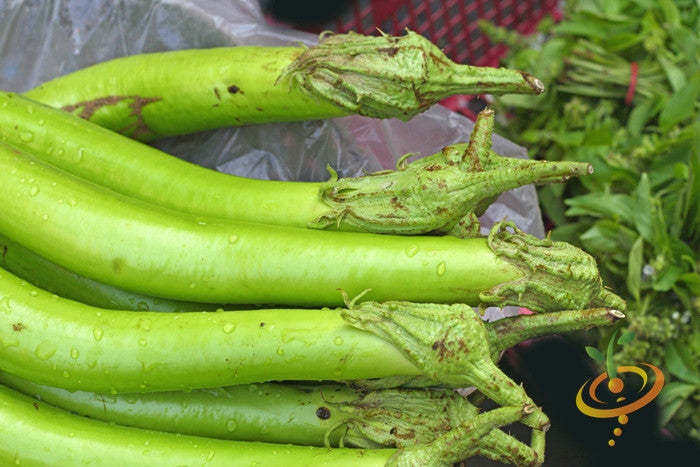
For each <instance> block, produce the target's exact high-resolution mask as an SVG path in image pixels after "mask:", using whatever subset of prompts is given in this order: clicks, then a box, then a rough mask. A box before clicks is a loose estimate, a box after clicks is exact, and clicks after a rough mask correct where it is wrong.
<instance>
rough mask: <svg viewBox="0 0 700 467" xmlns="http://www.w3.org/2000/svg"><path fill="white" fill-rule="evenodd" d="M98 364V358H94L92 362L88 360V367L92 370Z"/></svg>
mask: <svg viewBox="0 0 700 467" xmlns="http://www.w3.org/2000/svg"><path fill="white" fill-rule="evenodd" d="M96 366H97V360H93V361H91V362H88V364H87V367H88V368H90V369H91V370H92V369H93V368H95V367H96Z"/></svg>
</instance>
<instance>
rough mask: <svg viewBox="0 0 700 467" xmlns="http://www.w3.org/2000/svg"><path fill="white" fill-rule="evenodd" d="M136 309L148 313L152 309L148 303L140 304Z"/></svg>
mask: <svg viewBox="0 0 700 467" xmlns="http://www.w3.org/2000/svg"><path fill="white" fill-rule="evenodd" d="M136 309H137V310H139V311H148V310H149V309H150V307H149V306H148V303H146V302H138V303H137V304H136Z"/></svg>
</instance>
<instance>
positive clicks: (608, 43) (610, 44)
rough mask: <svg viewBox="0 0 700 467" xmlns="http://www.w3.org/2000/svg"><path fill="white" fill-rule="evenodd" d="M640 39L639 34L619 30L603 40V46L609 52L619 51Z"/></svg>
mask: <svg viewBox="0 0 700 467" xmlns="http://www.w3.org/2000/svg"><path fill="white" fill-rule="evenodd" d="M641 41H642V37H641V36H640V35H639V34H635V33H632V32H620V33H617V34H612V35H610V36H609V37H606V38H605V39H604V40H603V46H604V47H605V48H606V49H608V50H609V51H611V52H620V51H623V50H625V49H629V48H630V47H633V46H635V45H637V44H639V43H640V42H641Z"/></svg>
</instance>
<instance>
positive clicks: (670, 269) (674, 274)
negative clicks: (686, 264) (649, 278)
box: [652, 264, 683, 292]
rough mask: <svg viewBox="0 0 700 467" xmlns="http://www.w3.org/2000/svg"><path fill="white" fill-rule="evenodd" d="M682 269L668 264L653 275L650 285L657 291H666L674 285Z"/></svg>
mask: <svg viewBox="0 0 700 467" xmlns="http://www.w3.org/2000/svg"><path fill="white" fill-rule="evenodd" d="M682 273H683V270H682V269H681V268H680V267H679V266H677V265H675V264H669V265H668V266H667V267H665V268H663V269H662V270H661V271H659V273H658V274H657V275H655V276H654V283H653V284H652V287H653V288H654V290H656V291H658V292H668V291H669V290H671V288H672V287H673V286H674V285H675V283H676V281H677V280H678V278H679V277H680V276H681V274H682Z"/></svg>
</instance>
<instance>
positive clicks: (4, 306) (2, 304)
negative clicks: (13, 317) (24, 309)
mask: <svg viewBox="0 0 700 467" xmlns="http://www.w3.org/2000/svg"><path fill="white" fill-rule="evenodd" d="M0 311H2V312H4V313H8V314H9V313H12V306H11V305H10V298H9V297H5V298H3V299H2V300H0Z"/></svg>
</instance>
